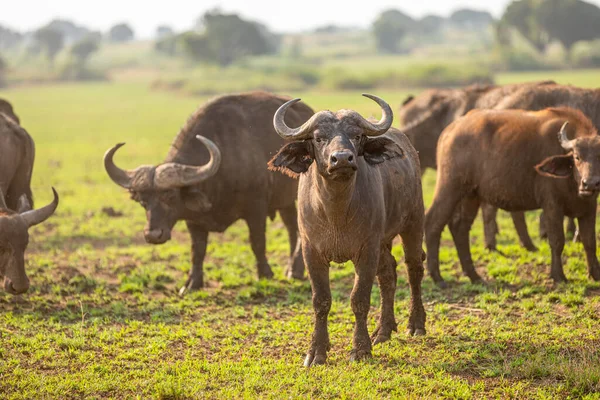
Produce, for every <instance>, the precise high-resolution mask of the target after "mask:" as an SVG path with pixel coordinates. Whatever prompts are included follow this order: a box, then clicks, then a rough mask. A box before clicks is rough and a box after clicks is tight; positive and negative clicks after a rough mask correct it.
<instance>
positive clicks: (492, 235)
mask: <svg viewBox="0 0 600 400" xmlns="http://www.w3.org/2000/svg"><path fill="white" fill-rule="evenodd" d="M497 213H498V209H497V208H496V207H494V206H492V205H490V204H486V203H482V204H481V216H482V217H483V236H484V240H485V248H486V249H488V250H492V251H493V250H496V235H497V234H498V231H499V230H498V223H497V222H496V214H497Z"/></svg>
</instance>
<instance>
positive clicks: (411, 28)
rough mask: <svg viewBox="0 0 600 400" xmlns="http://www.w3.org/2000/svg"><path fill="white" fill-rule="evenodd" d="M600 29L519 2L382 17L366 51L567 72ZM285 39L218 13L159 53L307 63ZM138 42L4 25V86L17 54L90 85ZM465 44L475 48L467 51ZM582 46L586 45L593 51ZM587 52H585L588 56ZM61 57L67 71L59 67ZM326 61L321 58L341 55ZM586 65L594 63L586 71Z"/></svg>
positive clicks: (599, 44)
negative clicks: (497, 12) (109, 49)
mask: <svg viewBox="0 0 600 400" xmlns="http://www.w3.org/2000/svg"><path fill="white" fill-rule="evenodd" d="M599 27H600V8H599V7H597V6H596V5H593V4H591V3H588V2H586V1H584V0H513V1H511V2H510V3H509V4H508V5H507V7H506V9H505V12H504V13H503V15H502V16H501V18H500V19H499V20H494V18H493V17H492V15H491V14H490V13H488V12H485V11H479V10H474V9H468V8H463V9H459V10H456V11H454V12H453V13H452V14H450V15H449V16H447V17H442V16H439V15H433V14H432V15H427V16H424V17H423V18H413V17H411V16H410V15H408V14H406V13H404V12H402V11H401V10H398V9H388V10H385V11H383V12H382V13H380V15H379V16H378V17H377V18H376V20H375V21H374V22H373V24H372V26H371V29H370V32H364V31H363V32H364V35H363V36H364V37H365V38H366V42H365V46H371V44H370V43H371V42H370V41H371V40H373V39H374V42H375V45H376V51H377V52H379V53H383V54H401V53H409V52H413V51H414V50H417V49H422V48H427V46H431V48H433V49H434V50H433V51H442V52H443V51H448V50H447V49H448V48H450V46H452V47H451V48H452V49H454V46H457V45H461V46H463V47H467V48H468V47H469V46H473V48H474V49H476V50H474V51H475V52H476V53H478V54H481V52H482V51H494V54H500V57H501V58H502V59H503V60H504V62H505V64H506V66H507V67H506V68H507V69H532V68H533V67H535V66H536V65H538V64H539V63H538V61H539V60H540V59H543V58H544V57H546V56H547V53H548V52H552V51H554V49H555V48H556V47H557V46H559V47H561V48H563V49H564V53H565V55H566V56H565V57H564V59H563V60H562V61H563V65H564V61H565V60H566V61H567V62H569V63H570V65H573V66H576V65H584V66H600V28H599ZM355 32H356V30H352V29H346V28H341V27H338V26H334V25H327V26H324V27H321V28H317V29H315V30H314V32H313V34H314V35H321V37H326V36H327V35H331V36H334V35H338V36H339V37H346V38H349V37H354V38H356V37H357V36H352V35H354V34H355ZM344 35H347V36H344ZM282 37H283V36H282V35H279V34H275V33H273V32H271V31H270V30H269V29H268V28H267V27H266V26H265V25H262V24H260V23H258V22H256V21H251V20H247V19H244V18H242V17H241V16H240V15H238V14H235V13H225V12H222V11H220V10H219V9H213V10H210V11H208V12H205V13H204V14H203V15H201V16H200V17H199V18H197V20H196V22H195V24H194V26H193V27H192V29H190V30H188V31H185V32H176V31H175V30H174V29H172V28H171V27H169V26H167V25H160V26H158V27H157V28H156V32H155V37H154V40H153V46H154V50H155V51H156V52H157V53H160V54H163V55H166V56H168V57H178V58H182V59H183V58H186V59H188V60H189V61H190V62H191V63H192V64H213V65H216V66H220V67H227V66H230V65H233V64H236V63H237V64H238V65H239V64H240V60H244V59H245V58H247V57H253V56H261V55H271V54H279V55H281V56H282V57H283V58H287V59H288V60H289V61H291V62H292V63H297V62H301V61H303V60H304V61H305V60H306V56H305V54H304V48H303V46H304V41H303V40H302V35H294V36H293V37H291V38H288V39H290V40H288V41H287V44H286V47H285V49H284V50H283V51H282ZM133 40H135V32H134V30H133V29H132V28H131V26H129V25H128V24H127V23H124V22H120V23H117V24H115V25H113V26H112V27H111V28H110V29H109V30H108V31H106V32H97V31H93V30H90V29H88V28H86V27H83V26H79V25H77V24H75V23H73V22H71V21H68V20H62V19H55V20H53V21H51V22H50V23H48V24H46V25H44V26H42V27H40V28H39V29H37V30H35V31H33V32H17V31H15V30H12V29H10V28H8V27H4V26H0V84H1V83H2V82H3V81H4V79H3V76H4V74H5V73H6V71H8V70H9V69H10V68H11V64H12V63H11V62H10V61H12V57H13V56H14V55H15V54H20V57H21V56H22V55H23V54H24V55H25V57H35V58H36V59H38V58H39V59H42V58H43V59H44V63H45V65H46V68H47V69H48V70H50V71H53V73H54V75H58V76H59V77H62V78H64V79H90V78H93V74H92V73H91V72H90V71H89V70H88V64H90V62H89V60H90V58H92V57H93V55H94V54H95V53H96V52H98V50H100V49H101V48H102V47H103V46H105V45H106V44H120V43H126V42H129V41H133ZM347 40H352V39H347ZM465 42H468V43H467V44H466V45H465ZM580 43H586V46H587V47H582V46H581V45H580ZM524 44H525V47H526V51H524V50H523V47H524ZM436 46H437V47H436ZM436 48H437V50H435V49H436ZM583 48H585V49H586V51H581V49H583ZM15 49H17V50H15ZM472 51H473V50H472ZM7 54H10V55H11V58H9V57H8V56H7ZM59 54H60V60H61V65H60V68H56V67H55V64H56V62H57V61H56V60H57V57H58V56H59ZM324 54H325V55H323V56H322V57H337V56H338V55H336V54H329V53H324ZM340 54H341V53H340ZM466 54H467V55H468V54H469V53H466ZM531 54H534V56H532V55H531ZM63 55H64V56H63ZM341 55H342V56H343V54H341ZM65 56H66V57H65ZM582 59H583V60H584V62H585V63H587V64H582V63H581V60H582ZM64 60H67V61H66V62H65V61H64ZM536 63H538V64H536ZM542 67H544V68H545V67H547V65H546V64H544V65H542ZM57 69H58V70H57Z"/></svg>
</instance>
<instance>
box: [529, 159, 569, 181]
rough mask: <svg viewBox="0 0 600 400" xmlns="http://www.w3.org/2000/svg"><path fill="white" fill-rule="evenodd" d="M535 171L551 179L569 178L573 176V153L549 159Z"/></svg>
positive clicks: (537, 166) (536, 167)
mask: <svg viewBox="0 0 600 400" xmlns="http://www.w3.org/2000/svg"><path fill="white" fill-rule="evenodd" d="M535 170H536V171H537V172H538V174H540V175H542V176H548V177H550V178H568V177H570V176H571V175H573V153H569V154H566V155H561V156H552V157H548V158H546V159H545V160H544V161H542V162H541V163H539V164H538V165H536V166H535Z"/></svg>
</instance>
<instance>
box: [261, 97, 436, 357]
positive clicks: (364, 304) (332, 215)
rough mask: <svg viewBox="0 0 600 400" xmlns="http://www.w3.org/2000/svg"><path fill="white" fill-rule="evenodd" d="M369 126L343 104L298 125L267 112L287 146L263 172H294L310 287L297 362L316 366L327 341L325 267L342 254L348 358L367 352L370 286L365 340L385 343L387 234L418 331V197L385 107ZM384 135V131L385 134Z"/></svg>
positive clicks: (391, 325) (389, 264)
mask: <svg viewBox="0 0 600 400" xmlns="http://www.w3.org/2000/svg"><path fill="white" fill-rule="evenodd" d="M365 96H366V97H369V98H371V99H373V100H374V101H376V102H377V103H378V104H379V105H380V106H381V108H382V109H383V117H382V119H381V121H379V122H370V121H367V120H365V119H364V118H363V117H361V116H360V115H359V114H358V113H356V112H355V111H351V110H341V111H338V112H337V113H333V112H330V111H321V112H319V113H317V114H315V115H314V116H313V117H312V118H311V119H309V120H308V121H307V122H305V123H304V124H303V125H301V126H300V127H299V128H289V125H288V124H287V123H286V122H285V121H284V117H285V115H286V112H287V113H289V111H288V110H289V107H291V106H292V105H293V104H295V103H296V102H298V101H299V99H296V100H292V101H290V102H288V103H286V104H284V105H283V106H282V107H281V108H280V109H279V110H278V111H277V113H276V114H275V117H274V125H275V129H276V130H277V133H279V135H281V136H282V137H283V138H285V139H287V140H292V141H293V142H292V143H289V144H287V145H286V146H284V147H283V148H282V149H281V150H280V151H279V153H278V154H277V155H276V156H275V157H274V158H273V159H272V160H271V162H270V168H271V169H275V170H280V171H282V172H284V173H286V174H288V175H292V176H297V175H298V174H299V175H300V176H299V186H298V212H299V218H298V221H299V228H300V237H301V240H302V251H303V253H304V260H305V263H306V268H307V269H308V274H309V277H310V280H311V284H312V291H313V307H314V312H315V325H314V333H313V336H312V342H311V345H310V348H309V350H308V354H307V356H306V359H305V362H304V364H305V365H306V366H311V365H315V364H323V363H325V361H326V359H327V351H328V349H329V347H330V343H329V334H328V331H327V317H328V314H329V310H330V307H331V290H330V286H329V263H330V262H331V261H334V262H344V261H347V260H352V261H353V262H354V266H355V280H354V289H353V290H352V296H351V304H352V311H353V312H354V315H355V317H356V322H355V326H354V337H353V346H352V353H351V360H360V359H364V358H367V357H370V356H371V346H372V345H371V339H369V333H368V331H367V315H368V312H369V307H370V297H371V288H372V286H373V282H374V280H375V277H377V281H378V283H379V287H380V289H381V317H380V320H379V324H378V327H377V329H376V330H375V332H374V333H373V335H372V340H373V344H377V343H380V342H384V341H386V340H389V339H390V336H391V333H392V331H395V330H396V329H397V325H396V321H395V317H394V293H395V291H396V260H395V259H394V257H393V256H392V254H391V248H392V240H393V239H394V237H396V235H398V234H399V235H400V236H401V237H402V242H403V246H404V254H405V259H406V265H407V269H408V279H409V286H410V292H411V308H410V314H409V320H408V330H409V333H410V334H416V335H421V334H425V310H424V308H423V303H422V300H421V280H422V278H423V258H424V253H423V249H422V240H423V195H422V190H421V179H420V170H419V159H418V155H417V152H416V151H415V150H414V148H413V146H412V145H411V144H410V142H409V140H408V139H407V138H406V136H404V135H403V134H402V133H400V132H399V131H397V130H393V131H389V130H390V126H391V125H392V119H393V116H392V110H391V108H390V107H389V105H388V104H387V103H385V102H384V101H383V100H381V99H379V98H378V97H375V96H371V95H365ZM386 132H387V134H386Z"/></svg>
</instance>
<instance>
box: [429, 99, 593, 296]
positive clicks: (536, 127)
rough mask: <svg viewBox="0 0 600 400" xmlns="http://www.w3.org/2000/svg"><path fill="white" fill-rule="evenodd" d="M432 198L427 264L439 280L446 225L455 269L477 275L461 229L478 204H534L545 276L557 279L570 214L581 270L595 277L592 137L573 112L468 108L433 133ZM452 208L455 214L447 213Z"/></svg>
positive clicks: (561, 277)
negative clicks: (544, 233)
mask: <svg viewBox="0 0 600 400" xmlns="http://www.w3.org/2000/svg"><path fill="white" fill-rule="evenodd" d="M437 159H438V173H437V183H436V188H435V195H434V199H433V203H432V205H431V207H430V208H429V210H427V214H426V217H425V234H426V239H425V240H426V243H427V253H428V256H429V257H428V261H427V267H428V270H429V273H430V274H431V277H432V278H433V280H434V281H435V282H436V283H437V284H438V285H440V286H445V282H444V281H443V279H442V277H441V276H440V270H439V259H438V253H439V246H440V235H441V233H442V230H443V229H444V226H445V225H446V224H449V227H450V232H451V233H452V236H453V238H454V243H455V244H456V249H457V251H458V255H459V258H460V263H461V265H462V268H463V271H464V272H465V274H466V275H467V276H468V277H469V278H470V279H471V281H473V282H478V281H481V277H480V276H479V275H478V274H477V272H476V271H475V268H474V266H473V260H472V259H471V252H470V243H469V231H470V229H471V225H472V223H473V220H474V219H475V216H476V215H477V210H478V208H479V204H480V202H486V203H488V204H490V205H492V206H494V207H497V208H501V209H504V210H507V211H528V210H535V209H540V208H541V209H542V210H543V212H544V215H545V218H546V223H547V229H548V240H549V243H550V248H551V250H552V268H551V272H550V275H551V277H552V279H554V281H555V282H565V281H567V278H566V277H565V274H564V272H563V267H562V261H561V255H562V251H563V248H564V245H565V235H564V230H563V218H564V216H565V215H566V216H569V217H572V218H577V219H578V222H579V231H580V235H581V241H582V242H583V247H584V249H585V253H586V256H587V262H588V270H589V274H590V276H591V277H592V278H593V279H594V280H600V265H599V264H598V259H597V257H596V236H595V225H596V202H597V197H598V191H599V190H600V136H598V132H597V130H596V128H595V127H594V125H592V123H591V121H590V120H589V119H588V118H587V117H586V116H585V115H584V114H583V113H582V112H581V111H579V110H575V109H571V108H550V109H546V110H542V111H537V112H533V111H523V110H476V111H472V112H470V113H469V114H467V115H466V116H465V117H463V118H461V119H459V120H457V121H456V122H454V123H453V124H451V125H450V126H448V128H447V129H446V130H445V131H444V133H443V134H442V136H441V137H440V141H439V143H438V151H437ZM457 207H460V210H461V212H460V218H456V214H455V217H454V218H453V217H452V214H453V212H454V211H455V210H456V209H457Z"/></svg>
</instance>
